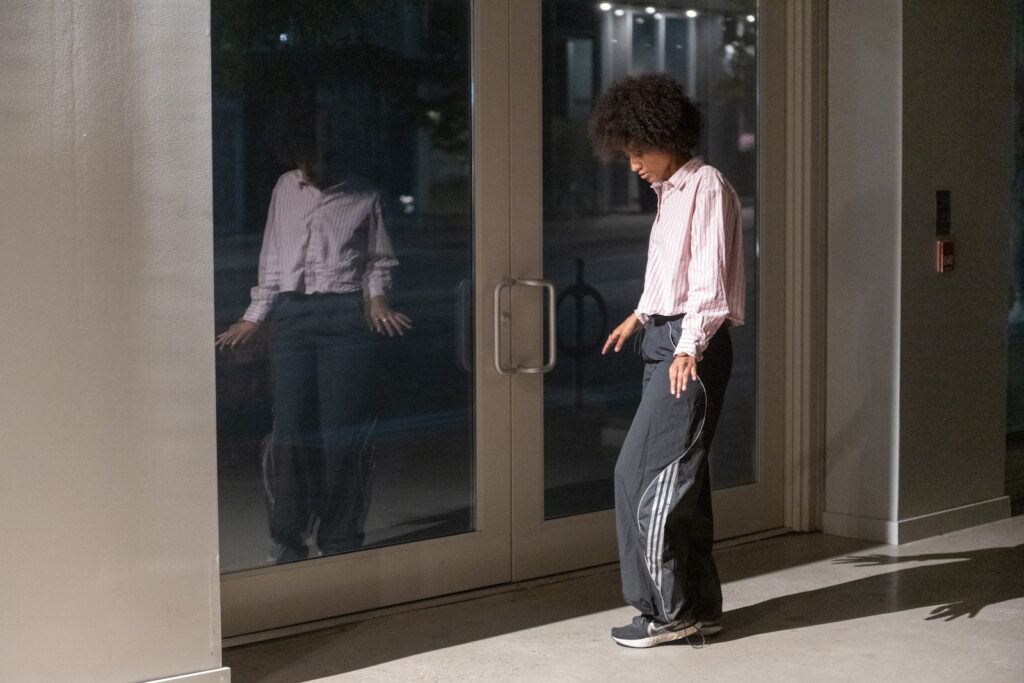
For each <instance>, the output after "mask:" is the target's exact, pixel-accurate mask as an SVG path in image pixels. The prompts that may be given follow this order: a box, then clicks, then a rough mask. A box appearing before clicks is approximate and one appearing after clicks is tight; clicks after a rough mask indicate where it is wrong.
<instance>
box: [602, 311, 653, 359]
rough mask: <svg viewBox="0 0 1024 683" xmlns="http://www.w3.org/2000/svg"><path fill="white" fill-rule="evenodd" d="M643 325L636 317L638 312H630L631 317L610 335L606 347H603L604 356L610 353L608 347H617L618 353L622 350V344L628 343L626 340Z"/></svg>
mask: <svg viewBox="0 0 1024 683" xmlns="http://www.w3.org/2000/svg"><path fill="white" fill-rule="evenodd" d="M641 327H643V325H641V324H640V320H639V318H637V317H636V313H630V314H629V317H628V318H626V319H625V320H624V321H623V323H622V324H621V325H619V326H618V327H616V328H615V329H614V330H612V333H611V334H609V335H608V340H607V341H606V342H605V343H604V348H603V349H601V355H602V356H603V355H604V354H606V353H608V349H609V348H611V347H612V346H614V347H615V352H616V353H618V352H619V351H620V350H622V345H623V344H625V343H626V340H627V339H629V338H630V337H632V336H633V334H634V333H635V332H636V331H637V330H639V329H640V328H641Z"/></svg>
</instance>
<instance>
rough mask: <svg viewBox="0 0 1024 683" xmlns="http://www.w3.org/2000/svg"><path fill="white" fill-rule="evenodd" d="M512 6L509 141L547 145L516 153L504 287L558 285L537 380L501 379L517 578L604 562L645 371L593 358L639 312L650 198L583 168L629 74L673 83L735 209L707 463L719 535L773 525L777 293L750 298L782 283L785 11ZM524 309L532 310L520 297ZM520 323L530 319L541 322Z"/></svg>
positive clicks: (612, 357)
mask: <svg viewBox="0 0 1024 683" xmlns="http://www.w3.org/2000/svg"><path fill="white" fill-rule="evenodd" d="M515 7H516V12H517V15H518V16H517V20H516V21H515V22H514V23H513V32H514V34H515V33H516V32H517V31H518V35H514V37H513V44H515V45H519V46H537V47H536V48H534V49H533V50H526V49H520V50H516V51H515V52H514V53H513V55H512V60H513V66H512V72H513V74H515V76H514V78H513V83H512V92H513V100H514V101H515V102H516V103H517V105H518V106H517V109H516V110H515V111H514V112H513V130H514V131H515V135H516V137H517V138H518V139H523V140H535V139H540V140H541V141H542V145H524V146H522V148H520V149H518V150H513V153H514V154H515V155H516V156H514V157H513V168H512V184H513V193H512V194H513V197H514V198H515V199H516V200H517V201H518V202H521V204H522V206H513V211H512V215H513V237H512V258H513V271H514V272H516V273H519V274H521V275H519V276H520V277H525V276H526V275H529V276H531V277H540V275H541V274H543V277H544V278H546V279H547V280H548V281H550V282H551V283H552V286H553V290H554V295H553V305H554V311H553V312H552V311H548V313H549V314H552V313H553V315H552V316H551V317H553V319H554V323H553V327H554V330H553V336H554V344H555V345H556V347H557V352H558V353H557V363H556V364H555V366H554V368H553V369H552V370H551V371H550V372H548V373H547V374H544V375H538V374H526V375H517V376H516V377H515V378H514V380H513V412H514V415H515V420H514V421H513V449H512V452H513V463H514V477H515V482H516V486H515V487H514V488H513V506H514V510H515V514H514V516H513V520H514V533H515V539H516V546H515V548H516V553H515V555H514V558H513V561H514V567H515V570H514V576H515V578H516V579H525V578H529V577H533V576H539V575H544V574H549V573H552V572H557V571H564V570H569V569H573V568H576V567H578V566H586V565H589V564H597V563H600V562H611V561H614V560H615V559H616V545H615V524H614V519H613V516H612V513H611V508H612V506H613V504H614V500H613V484H612V476H613V470H614V466H615V460H616V457H617V455H618V451H619V448H620V446H621V445H622V441H623V439H624V437H625V434H626V431H627V430H628V428H629V425H630V421H631V419H632V416H633V412H634V411H635V409H636V406H637V405H638V403H639V400H640V387H641V382H640V377H641V374H642V362H641V361H640V358H639V356H638V354H636V353H635V352H632V351H631V350H630V349H629V348H627V349H624V350H623V352H621V353H619V354H609V355H604V356H603V355H601V348H602V345H603V342H604V339H605V338H606V337H607V335H608V332H609V331H610V330H611V328H613V327H614V326H615V325H617V324H618V323H619V322H621V321H622V320H623V319H625V317H626V316H627V315H628V314H629V313H630V312H631V311H632V310H633V309H634V308H635V306H636V303H637V301H638V299H639V297H640V293H641V290H642V287H643V273H644V268H645V263H646V258H647V238H648V233H649V229H650V226H651V223H652V222H653V219H654V211H655V208H656V198H655V195H654V192H653V191H651V189H650V188H649V187H648V186H647V184H646V183H644V182H642V181H641V180H640V179H639V178H638V177H637V176H636V175H635V174H634V173H631V172H630V170H629V168H628V166H627V164H626V163H625V162H624V161H623V162H617V163H612V164H608V165H604V164H600V163H598V162H597V161H596V160H595V159H594V157H593V154H592V152H591V149H590V145H589V143H588V140H587V120H588V117H589V114H590V111H591V109H592V106H593V104H594V102H595V101H596V99H597V98H598V97H600V95H601V93H602V92H604V90H606V89H607V88H608V87H609V86H610V85H611V84H612V83H614V82H615V81H617V80H619V79H621V78H623V77H625V76H629V75H637V74H641V73H647V72H664V73H668V74H669V75H671V76H673V77H674V78H676V79H677V80H679V81H680V82H681V83H683V84H684V87H685V89H686V91H687V94H688V96H690V97H691V98H692V99H693V100H694V101H695V102H696V103H697V104H698V106H699V108H700V110H701V113H702V117H703V119H704V124H705V125H704V134H703V138H702V140H701V143H700V145H699V147H698V149H697V154H698V156H701V157H702V158H703V159H704V160H705V162H706V163H709V164H711V165H713V166H715V167H716V168H718V169H719V170H721V171H722V172H723V174H724V175H725V176H726V177H727V178H728V179H729V180H730V182H731V183H732V184H733V186H734V187H735V188H736V190H737V193H738V194H739V196H740V198H741V204H742V212H743V226H744V236H743V237H744V249H745V258H746V263H745V267H746V282H747V288H748V291H747V296H746V324H745V325H743V326H741V327H738V328H735V329H733V330H732V331H731V336H732V341H733V346H734V350H735V360H734V364H733V370H732V376H731V379H730V383H729V388H728V392H727V395H726V399H725V404H724V407H723V412H722V419H721V422H720V426H719V428H718V430H717V432H716V437H715V442H714V445H713V447H712V450H711V453H710V456H709V462H710V467H711V476H712V483H713V487H714V489H715V494H714V504H715V518H716V537H717V538H720V539H721V538H728V537H732V536H739V535H744V534H749V533H754V532H758V531H764V530H767V529H771V528H775V527H781V526H782V516H783V504H782V471H781V469H782V468H781V457H780V450H781V433H780V432H779V430H778V429H777V428H775V425H777V424H781V420H780V419H779V415H780V413H779V411H780V410H781V407H780V406H779V405H778V404H779V402H778V401H773V400H772V395H776V396H777V395H779V394H780V393H781V392H780V391H778V387H781V386H782V385H781V381H782V379H781V372H780V370H781V363H778V362H776V363H774V364H773V363H771V362H767V359H770V358H772V357H773V354H778V349H777V346H778V340H777V339H774V338H773V337H772V336H770V335H764V334H761V333H760V331H761V330H762V329H773V328H774V329H779V328H781V305H780V304H779V302H778V300H777V299H776V298H773V297H774V295H773V294H772V289H773V288H764V287H761V283H764V282H772V281H775V282H778V281H779V280H777V279H774V280H773V278H778V277H779V273H780V272H781V247H782V240H781V234H782V231H781V229H780V228H781V225H780V224H779V223H778V215H779V209H780V207H779V206H778V200H775V203H774V204H773V198H780V197H781V196H782V193H781V192H777V193H774V194H773V193H772V192H771V187H772V185H771V183H772V182H773V180H772V178H773V174H772V170H771V169H772V168H773V163H774V167H776V168H778V167H780V164H779V163H778V162H780V161H782V159H783V157H782V156H781V153H780V152H779V150H777V149H776V148H775V147H773V146H771V143H770V142H769V143H768V144H762V141H770V140H772V134H771V131H772V130H776V131H778V130H779V129H780V126H781V125H782V123H783V119H782V117H783V112H782V111H780V109H781V107H779V105H778V104H775V105H774V110H771V109H770V106H771V103H773V102H775V103H778V102H781V101H782V98H781V97H772V96H771V95H775V94H776V93H774V92H770V88H772V87H773V86H772V85H771V83H770V82H769V78H768V76H767V75H768V74H770V73H773V71H777V70H778V68H779V67H780V65H781V60H779V59H778V58H777V55H776V54H775V53H774V52H771V51H769V50H762V49H761V48H762V45H764V44H768V43H771V42H774V43H775V44H779V43H780V41H781V38H782V36H781V28H782V22H781V21H780V17H779V14H778V10H779V9H780V8H778V7H776V8H775V9H774V10H773V8H772V7H771V6H768V7H760V8H759V6H758V2H757V1H756V0H720V1H715V0H708V1H704V2H694V1H690V0H687V1H685V2H676V1H669V2H661V3H651V4H650V5H649V6H648V5H644V4H639V5H638V4H635V3H624V2H622V3H616V2H600V3H599V2H591V1H589V0H543V1H542V2H537V3H518V4H516V5H515ZM778 82H781V79H779V81H778ZM766 91H769V92H770V96H769V97H765V94H766ZM759 93H760V94H761V97H760V98H759ZM775 137H777V138H779V139H781V138H782V137H783V136H781V135H777V136H775ZM776 147H777V146H776ZM774 155H778V156H774ZM538 168H540V169H543V172H542V173H537V172H536V169H538ZM774 175H775V176H780V175H781V174H779V173H776V174H774ZM774 289H781V288H774ZM766 294H767V295H766ZM521 296H522V297H524V299H525V298H527V297H530V296H531V293H530V292H528V291H523V292H521ZM523 305H524V306H533V307H534V309H539V308H540V307H541V302H540V301H539V298H538V296H537V295H536V294H532V299H529V300H527V301H524V303H523ZM531 317H532V318H533V319H534V320H537V321H540V320H542V316H541V315H540V312H539V310H537V311H536V312H531ZM516 325H517V334H519V335H521V336H519V337H515V340H516V341H519V343H520V344H521V345H522V346H523V347H524V348H528V349H536V348H538V341H537V337H538V336H539V335H540V333H541V331H542V328H541V327H539V325H541V323H539V322H538V323H535V325H534V326H533V327H529V328H528V329H523V328H527V327H528V326H526V325H523V326H522V328H521V327H519V325H520V318H519V317H518V316H517V317H516ZM548 332H551V330H548ZM534 353H535V354H536V352H534ZM774 357H775V358H781V357H782V356H781V355H774ZM526 362H527V364H533V363H536V362H538V359H537V357H536V355H534V357H532V358H529V359H527V361H526ZM539 452H542V453H543V457H542V458H536V457H533V454H535V453H539Z"/></svg>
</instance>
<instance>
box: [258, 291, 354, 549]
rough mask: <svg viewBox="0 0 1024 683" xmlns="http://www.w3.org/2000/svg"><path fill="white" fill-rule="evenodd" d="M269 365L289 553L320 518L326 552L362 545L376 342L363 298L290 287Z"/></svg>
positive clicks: (275, 491) (275, 507)
mask: <svg viewBox="0 0 1024 683" xmlns="http://www.w3.org/2000/svg"><path fill="white" fill-rule="evenodd" d="M272 321H273V326H272V329H271V337H270V362H271V373H272V379H273V384H274V442H273V447H272V449H271V454H270V462H269V463H268V467H267V470H268V472H267V477H266V479H267V482H266V485H267V497H268V501H269V502H270V532H271V536H272V537H273V539H274V541H276V542H277V543H280V544H281V545H282V546H284V547H285V548H287V549H290V550H300V549H301V548H302V547H303V542H302V533H303V532H304V531H305V530H306V529H307V527H308V526H309V525H310V523H311V520H313V519H316V520H319V527H318V528H317V545H318V546H319V548H320V550H321V551H322V552H324V553H325V554H326V553H337V552H343V551H346V550H352V549H355V548H358V547H359V546H361V545H362V542H363V528H362V526H363V525H362V522H363V516H364V511H365V505H364V502H365V501H366V500H367V492H366V491H365V488H366V487H367V486H368V480H369V469H370V468H371V467H372V461H371V460H370V456H369V454H368V452H367V451H368V440H369V432H370V428H371V426H372V418H373V409H372V408H373V404H374V400H373V396H372V395H371V392H373V388H372V387H371V386H370V382H369V381H368V380H369V378H370V366H371V358H372V349H373V346H374V339H373V336H372V333H371V332H370V331H369V330H368V329H367V327H366V324H365V322H364V321H363V314H362V297H361V295H360V294H311V295H302V294H295V293H284V294H282V295H281V297H280V299H279V301H278V302H277V304H276V305H275V307H274V313H273V318H272Z"/></svg>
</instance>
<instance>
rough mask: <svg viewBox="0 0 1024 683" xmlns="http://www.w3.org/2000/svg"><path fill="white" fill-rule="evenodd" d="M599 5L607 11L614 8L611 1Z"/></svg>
mask: <svg viewBox="0 0 1024 683" xmlns="http://www.w3.org/2000/svg"><path fill="white" fill-rule="evenodd" d="M598 7H599V8H601V11H602V12H607V11H608V10H610V9H611V8H612V3H610V2H602V3H601V4H600V5H598Z"/></svg>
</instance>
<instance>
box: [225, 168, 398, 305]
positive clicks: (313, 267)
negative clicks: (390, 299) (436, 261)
mask: <svg viewBox="0 0 1024 683" xmlns="http://www.w3.org/2000/svg"><path fill="white" fill-rule="evenodd" d="M396 265H398V260H397V259H396V258H395V254H394V250H393V249H392V247H391V239H390V238H389V237H388V234H387V231H386V230H385V229H384V220H383V216H382V213H381V198H380V194H379V193H378V192H377V191H376V190H375V189H374V188H373V187H372V186H371V185H370V184H369V183H367V182H366V181H363V180H359V179H357V178H354V177H350V178H346V179H345V180H343V181H342V182H340V183H338V184H336V185H332V186H330V187H328V188H326V189H324V190H320V189H318V188H317V187H316V186H314V185H311V184H310V183H307V182H305V181H304V180H303V176H302V172H301V171H298V170H295V171H289V172H288V173H285V174H284V175H282V176H281V177H280V178H278V180H277V185H276V186H275V187H274V193H273V194H272V195H271V197H270V210H269V211H268V213H267V226H266V230H265V231H264V233H263V248H262V249H261V251H260V265H259V284H258V285H257V286H256V287H253V288H252V292H251V297H252V302H251V303H250V304H249V308H248V309H247V310H246V312H245V315H243V316H242V317H243V319H245V320H249V321H251V322H260V321H261V320H264V319H266V317H267V314H268V313H269V312H270V308H271V306H273V303H274V300H275V298H276V297H277V295H278V293H280V292H300V293H305V294H314V293H337V294H345V293H349V292H358V291H362V292H363V296H365V297H371V296H377V295H380V294H384V293H385V292H386V291H387V289H388V288H389V287H390V285H391V269H392V268H394V267H395V266H396Z"/></svg>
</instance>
